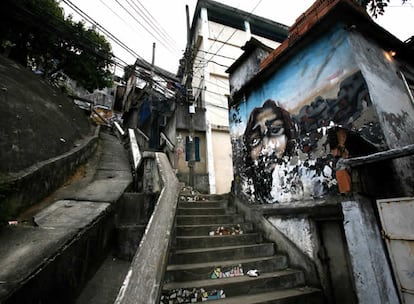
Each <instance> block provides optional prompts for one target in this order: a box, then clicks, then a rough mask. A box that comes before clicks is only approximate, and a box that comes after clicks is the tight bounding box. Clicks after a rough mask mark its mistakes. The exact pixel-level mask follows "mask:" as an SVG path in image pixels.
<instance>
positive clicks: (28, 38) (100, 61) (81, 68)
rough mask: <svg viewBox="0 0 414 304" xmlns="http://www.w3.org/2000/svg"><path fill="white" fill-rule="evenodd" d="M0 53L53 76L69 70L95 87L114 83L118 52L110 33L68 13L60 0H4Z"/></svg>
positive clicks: (79, 80) (85, 84)
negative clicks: (115, 56)
mask: <svg viewBox="0 0 414 304" xmlns="http://www.w3.org/2000/svg"><path fill="white" fill-rule="evenodd" d="M0 42H1V44H0V52H1V53H3V54H5V55H7V56H8V57H9V58H11V59H13V60H15V61H17V62H18V63H20V64H22V65H24V66H27V67H30V68H31V69H32V70H33V71H34V72H36V73H39V74H42V75H43V76H44V77H45V78H48V79H50V80H52V79H53V78H54V77H56V75H61V74H64V75H67V76H68V77H69V78H71V79H73V80H76V81H77V83H78V84H79V85H81V86H82V87H84V88H85V89H87V90H88V91H93V90H94V89H97V88H99V89H101V88H104V87H107V86H110V85H111V83H112V74H111V71H110V67H111V64H112V62H113V61H112V59H113V54H112V53H111V45H110V44H109V42H108V41H107V40H106V38H105V37H104V36H102V35H100V34H99V33H98V32H96V31H95V30H94V29H93V28H86V27H85V24H84V23H82V22H75V21H73V20H72V18H71V17H70V16H69V17H68V18H65V16H64V14H63V9H62V8H61V7H60V6H59V4H58V2H57V1H56V0H5V1H3V2H2V9H1V13H0Z"/></svg>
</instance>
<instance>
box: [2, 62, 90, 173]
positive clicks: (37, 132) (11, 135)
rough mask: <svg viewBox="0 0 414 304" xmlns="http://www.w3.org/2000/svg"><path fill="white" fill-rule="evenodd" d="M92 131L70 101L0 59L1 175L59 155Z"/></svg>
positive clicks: (82, 115) (31, 75) (44, 83)
mask: <svg viewBox="0 0 414 304" xmlns="http://www.w3.org/2000/svg"><path fill="white" fill-rule="evenodd" d="M92 131H93V126H92V124H91V122H90V120H89V118H88V117H87V116H86V115H85V113H84V112H83V111H82V110H81V109H79V108H78V107H77V106H76V105H74V104H73V102H72V101H71V100H70V99H68V98H67V97H65V95H63V94H62V93H61V92H59V91H58V90H57V89H55V88H53V87H51V86H50V85H49V84H48V83H47V82H46V81H44V80H43V79H42V78H41V77H40V76H37V75H35V74H34V73H32V72H31V71H29V70H28V69H26V68H24V67H22V66H20V65H18V64H16V63H14V62H13V61H10V60H9V59H7V58H5V57H3V56H0V175H3V174H4V175H7V174H8V173H11V172H19V171H21V170H24V169H25V168H28V167H30V166H32V165H34V164H36V163H38V162H40V161H43V160H47V159H50V158H52V157H55V156H58V155H61V154H62V153H65V152H67V151H69V150H70V149H72V148H73V147H74V145H76V143H77V142H78V141H79V140H81V139H83V138H85V137H87V136H90V135H92Z"/></svg>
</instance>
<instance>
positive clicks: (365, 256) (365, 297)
mask: <svg viewBox="0 0 414 304" xmlns="http://www.w3.org/2000/svg"><path fill="white" fill-rule="evenodd" d="M342 209H343V214H344V228H345V234H346V239H347V243H348V249H349V253H350V258H351V264H352V267H353V274H354V282H355V285H356V293H357V296H358V300H359V303H399V300H398V295H397V292H396V290H395V286H394V282H393V278H392V274H391V270H390V266H389V263H388V259H387V257H386V255H385V251H384V243H383V241H382V239H381V233H380V231H379V228H378V224H377V221H376V218H375V216H374V210H373V208H372V206H371V202H370V200H368V199H366V198H364V197H362V196H355V198H354V199H351V200H349V201H344V202H343V203H342Z"/></svg>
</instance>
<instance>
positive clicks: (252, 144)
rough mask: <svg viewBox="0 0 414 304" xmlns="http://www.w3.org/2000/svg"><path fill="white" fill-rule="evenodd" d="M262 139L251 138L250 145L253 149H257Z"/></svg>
mask: <svg viewBox="0 0 414 304" xmlns="http://www.w3.org/2000/svg"><path fill="white" fill-rule="evenodd" d="M260 141H261V138H260V137H252V138H250V145H251V146H252V147H256V146H258V145H259V144H260Z"/></svg>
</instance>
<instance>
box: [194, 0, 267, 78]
mask: <svg viewBox="0 0 414 304" xmlns="http://www.w3.org/2000/svg"><path fill="white" fill-rule="evenodd" d="M261 2H262V0H259V1H258V2H257V4H256V5H255V7H254V8H253V9H252V10H251V11H250V13H249V14H248V15H247V17H246V18H248V17H250V16H251V15H252V14H253V12H254V10H255V9H256V8H257V7H258V6H259V4H260V3H261ZM223 28H224V27H223ZM236 32H237V29H235V30H234V31H233V33H232V34H231V35H230V36H229V37H228V38H227V40H226V41H225V42H223V43H222V44H221V46H220V47H219V49H218V50H217V51H216V52H215V53H214V54H213V55H212V56H211V57H210V59H209V60H207V61H206V63H208V62H210V61H211V60H212V59H213V58H214V56H216V55H217V53H218V52H219V51H220V50H221V49H222V48H223V46H224V45H225V44H226V43H227V42H228V41H229V40H230V39H231V38H232V37H233V36H234V34H235V33H236ZM198 70H199V69H197V70H196V72H197V71H198Z"/></svg>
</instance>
